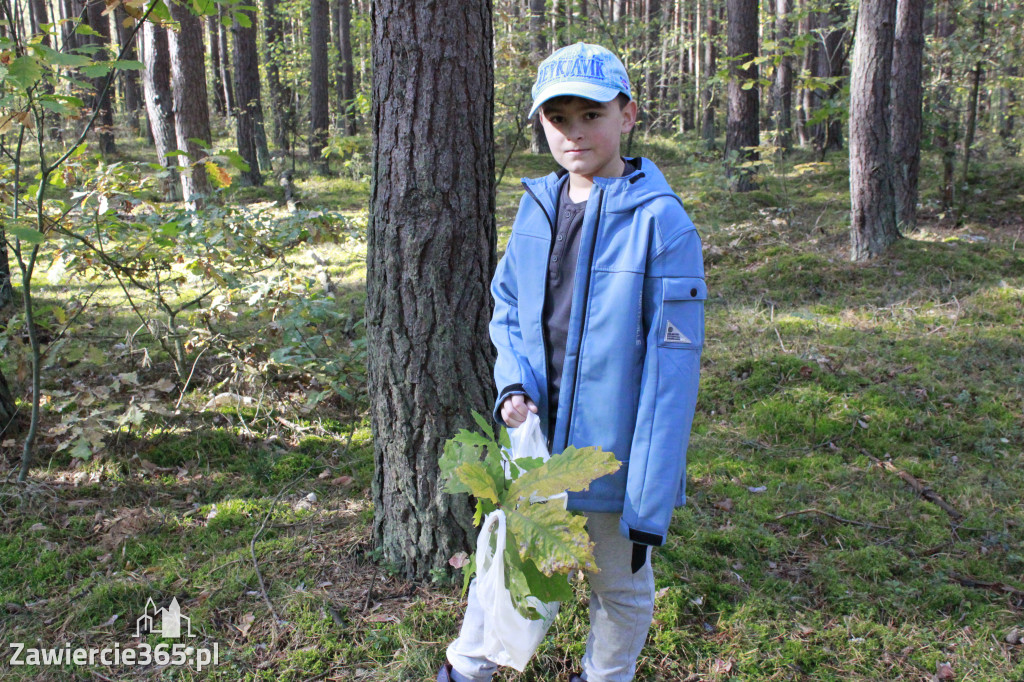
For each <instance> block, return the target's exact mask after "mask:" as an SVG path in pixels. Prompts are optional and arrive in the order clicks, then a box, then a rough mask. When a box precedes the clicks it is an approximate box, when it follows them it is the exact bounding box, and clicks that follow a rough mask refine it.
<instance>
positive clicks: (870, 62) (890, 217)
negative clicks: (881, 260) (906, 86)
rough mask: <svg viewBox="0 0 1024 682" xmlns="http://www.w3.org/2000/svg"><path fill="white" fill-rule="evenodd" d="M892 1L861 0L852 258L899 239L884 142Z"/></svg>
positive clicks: (853, 97)
mask: <svg viewBox="0 0 1024 682" xmlns="http://www.w3.org/2000/svg"><path fill="white" fill-rule="evenodd" d="M895 24H896V0H861V3H860V11H859V12H858V16H857V41H856V46H855V48H854V58H853V74H852V76H851V78H850V205H851V208H850V236H851V242H852V247H853V248H852V252H851V257H852V259H853V260H854V261H863V260H867V259H869V258H874V257H875V256H877V255H879V254H880V253H882V252H883V251H885V250H886V249H887V248H888V247H889V246H890V245H891V244H892V243H893V242H895V241H896V240H897V239H899V236H900V233H899V231H898V230H897V229H896V194H895V188H894V186H893V172H892V171H893V168H892V155H891V151H890V141H889V139H890V138H889V94H890V91H889V79H890V78H891V77H892V58H893V42H894V39H895Z"/></svg>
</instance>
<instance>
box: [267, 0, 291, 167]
mask: <svg viewBox="0 0 1024 682" xmlns="http://www.w3.org/2000/svg"><path fill="white" fill-rule="evenodd" d="M263 36H264V41H263V43H264V46H265V47H264V49H265V51H264V53H263V63H264V64H266V66H267V85H268V86H269V87H268V89H269V91H270V104H271V112H272V115H273V117H274V146H275V147H277V148H278V149H280V150H282V151H285V152H290V151H291V149H292V145H291V136H292V135H294V134H295V104H294V95H293V93H292V89H291V88H290V87H289V86H288V84H287V83H284V82H282V81H281V76H280V71H279V70H278V59H279V55H280V54H282V51H283V44H284V31H283V29H282V27H281V18H280V17H279V16H278V14H277V0H263Z"/></svg>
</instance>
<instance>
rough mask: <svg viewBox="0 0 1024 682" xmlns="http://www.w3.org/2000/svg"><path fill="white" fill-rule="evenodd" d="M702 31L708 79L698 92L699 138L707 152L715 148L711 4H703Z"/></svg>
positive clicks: (714, 24) (714, 29) (715, 32)
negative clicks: (704, 32) (704, 33)
mask: <svg viewBox="0 0 1024 682" xmlns="http://www.w3.org/2000/svg"><path fill="white" fill-rule="evenodd" d="M704 21H705V24H704V27H705V28H704V30H705V31H706V32H707V35H706V37H705V39H704V66H703V70H704V73H706V74H708V78H707V79H705V81H704V87H703V89H701V91H700V112H701V115H700V118H701V121H700V137H701V139H702V140H704V147H705V148H706V149H708V150H709V151H710V150H712V149H714V148H715V99H714V90H713V89H712V87H713V86H712V84H711V79H710V75H711V74H713V73H715V70H716V69H717V68H718V67H717V66H716V65H715V37H716V36H717V35H718V23H717V22H716V21H715V6H714V4H713V3H712V2H705V7H704Z"/></svg>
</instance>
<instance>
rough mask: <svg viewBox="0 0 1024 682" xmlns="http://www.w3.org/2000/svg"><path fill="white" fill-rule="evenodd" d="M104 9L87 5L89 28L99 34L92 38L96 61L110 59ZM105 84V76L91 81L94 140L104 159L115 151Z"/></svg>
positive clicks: (112, 113)
mask: <svg viewBox="0 0 1024 682" xmlns="http://www.w3.org/2000/svg"><path fill="white" fill-rule="evenodd" d="M104 7H105V5H103V4H102V3H99V2H92V3H89V10H88V11H89V27H90V28H92V29H93V30H94V31H96V33H98V34H99V35H98V36H93V38H94V44H95V45H98V46H99V49H98V50H96V51H95V52H93V53H92V58H93V59H94V60H96V61H104V60H107V59H109V58H110V57H109V48H110V18H109V17H108V16H107V15H106V14H104V13H103V10H104ZM106 82H107V77H106V76H105V75H104V76H100V77H99V78H94V79H93V80H92V86H93V90H95V93H94V95H93V100H92V107H93V109H99V111H100V115H99V118H98V119H97V120H96V126H95V130H96V139H97V140H98V141H99V147H100V154H102V155H103V156H105V157H106V156H110V155H111V154H114V153H115V152H116V151H117V149H116V147H115V145H114V108H113V106H112V105H111V101H112V100H111V96H110V95H111V90H112V88H107V89H106V91H105V92H104V90H103V86H104V84H105V83H106Z"/></svg>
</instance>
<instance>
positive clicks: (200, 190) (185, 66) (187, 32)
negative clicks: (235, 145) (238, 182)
mask: <svg viewBox="0 0 1024 682" xmlns="http://www.w3.org/2000/svg"><path fill="white" fill-rule="evenodd" d="M170 9H171V17H172V18H173V19H174V20H175V21H177V22H178V24H179V25H180V28H179V30H178V31H177V32H173V31H171V32H169V33H168V34H167V47H168V53H169V54H170V57H171V92H172V94H173V97H174V132H175V136H176V137H177V140H178V149H179V150H180V151H183V152H186V153H187V154H188V159H189V160H188V162H187V164H186V165H187V168H186V169H185V170H184V171H182V173H181V191H182V196H184V198H185V201H187V202H188V203H189V204H190V205H193V206H200V205H202V203H203V201H204V200H205V198H206V197H208V196H209V195H210V191H211V187H210V179H209V178H208V177H207V175H206V167H205V166H204V165H203V164H201V163H196V162H197V161H198V160H199V159H202V158H203V157H205V156H206V155H207V153H208V152H207V150H206V149H203V147H202V146H200V145H199V144H197V143H196V142H193V140H201V141H203V142H204V143H206V145H207V147H209V145H210V110H209V107H208V105H207V103H206V65H205V63H204V61H205V49H204V47H203V25H202V23H201V22H200V21H199V17H197V16H196V15H194V14H192V12H191V11H190V10H189V8H188V7H186V6H184V5H180V4H178V3H176V2H172V3H171V5H170ZM222 54H227V53H224V52H222ZM222 63H223V60H222ZM181 163H186V162H185V161H184V159H180V160H179V164H181Z"/></svg>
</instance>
